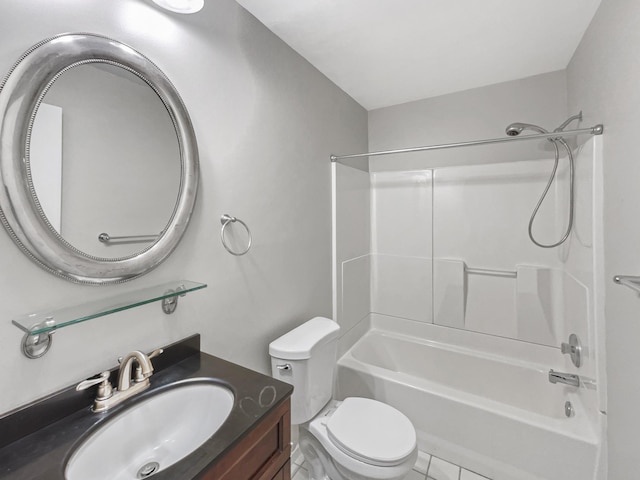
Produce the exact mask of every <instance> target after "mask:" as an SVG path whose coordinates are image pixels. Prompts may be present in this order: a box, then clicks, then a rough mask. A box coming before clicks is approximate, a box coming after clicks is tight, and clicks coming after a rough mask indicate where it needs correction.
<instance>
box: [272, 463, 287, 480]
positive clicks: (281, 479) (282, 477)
mask: <svg viewBox="0 0 640 480" xmlns="http://www.w3.org/2000/svg"><path fill="white" fill-rule="evenodd" d="M271 480H291V462H287V463H285V464H284V467H282V468H281V469H280V471H279V472H278V473H276V476H275V477H273V478H272V479H271Z"/></svg>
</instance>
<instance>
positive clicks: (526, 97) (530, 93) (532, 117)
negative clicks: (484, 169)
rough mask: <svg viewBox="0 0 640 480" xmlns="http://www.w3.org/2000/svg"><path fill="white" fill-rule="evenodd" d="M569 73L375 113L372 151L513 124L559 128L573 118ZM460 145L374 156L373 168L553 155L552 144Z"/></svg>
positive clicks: (491, 132)
mask: <svg viewBox="0 0 640 480" xmlns="http://www.w3.org/2000/svg"><path fill="white" fill-rule="evenodd" d="M567 116H568V114H567V94H566V74H565V72H564V71H559V72H552V73H547V74H543V75H536V76H533V77H528V78H523V79H520V80H514V81H511V82H505V83H499V84H496V85H489V86H487V87H481V88H474V89H472V90H466V91H464V92H458V93H452V94H449V95H442V96H440V97H434V98H427V99H424V100H419V101H416V102H410V103H405V104H402V105H396V106H392V107H387V108H380V109H377V110H372V111H371V112H369V147H370V148H371V151H376V150H391V149H395V148H406V147H414V146H421V145H435V144H441V143H453V142H464V141H468V140H476V139H485V138H501V137H504V136H505V133H504V131H505V128H506V127H507V125H509V124H510V123H512V122H527V123H534V124H537V125H540V126H542V127H545V128H550V127H552V126H553V127H555V126H557V125H559V124H560V123H561V122H563V121H564V120H565V119H566V118H567ZM470 148H471V150H469V148H455V149H452V150H440V151H430V152H420V153H412V154H403V155H390V156H385V157H377V158H375V157H374V158H372V159H371V170H372V171H380V170H420V169H423V168H430V167H440V166H450V165H460V164H463V165H467V164H474V163H487V162H488V161H489V160H490V161H491V162H492V163H498V162H505V161H506V162H511V161H513V159H514V158H518V159H520V160H535V159H539V158H546V157H547V156H549V149H548V143H547V142H540V143H538V144H535V145H532V144H531V143H530V142H529V144H528V146H524V147H523V145H522V144H520V143H519V142H515V143H514V144H510V145H505V144H499V145H489V146H481V147H470Z"/></svg>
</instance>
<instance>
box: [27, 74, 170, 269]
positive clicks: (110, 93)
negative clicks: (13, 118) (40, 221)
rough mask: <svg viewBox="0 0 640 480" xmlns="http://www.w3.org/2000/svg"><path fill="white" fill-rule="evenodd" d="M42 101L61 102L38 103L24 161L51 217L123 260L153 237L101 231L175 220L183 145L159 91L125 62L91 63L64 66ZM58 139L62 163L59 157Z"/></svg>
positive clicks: (140, 230) (151, 230) (76, 239)
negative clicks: (103, 239)
mask: <svg viewBox="0 0 640 480" xmlns="http://www.w3.org/2000/svg"><path fill="white" fill-rule="evenodd" d="M43 101H44V102H45V103H46V104H49V105H53V106H55V107H57V108H55V107H50V106H49V105H46V104H42V105H41V106H40V108H39V109H38V114H37V116H36V119H35V122H34V129H33V132H32V138H31V143H30V168H31V174H32V179H33V185H34V189H35V191H36V195H37V196H38V200H39V202H40V204H41V206H42V208H43V211H44V213H45V215H46V216H47V219H48V221H49V223H50V224H51V225H52V226H53V228H54V229H55V230H56V231H57V232H58V233H59V234H60V235H61V236H62V238H64V239H65V241H66V242H68V243H69V244H70V245H72V246H73V247H74V248H76V249H78V250H80V251H81V252H83V253H85V254H88V255H91V256H95V257H101V258H120V257H127V256H130V255H134V254H136V253H137V252H140V251H142V250H144V249H146V248H147V247H148V246H149V245H151V244H152V243H153V241H154V240H153V237H151V238H152V240H149V239H148V238H147V239H146V240H144V239H143V240H135V239H134V240H132V241H113V242H108V243H103V242H100V241H99V240H98V235H99V234H101V233H108V234H109V235H110V236H112V237H118V236H138V235H146V236H148V235H159V234H160V233H161V232H162V231H163V230H164V229H165V227H166V226H167V224H168V222H169V220H170V219H171V216H172V213H173V211H174V208H175V205H176V201H177V198H178V193H179V187H180V175H181V166H180V148H179V144H178V140H177V137H176V131H175V128H174V125H173V122H172V121H171V118H170V116H169V114H168V112H167V110H166V108H165V106H164V104H163V103H162V101H161V100H160V98H159V97H158V96H157V95H156V93H155V92H154V90H153V89H152V88H151V87H150V86H149V85H147V83H146V82H144V81H143V80H141V79H140V78H139V77H138V76H136V75H134V74H133V73H131V72H129V71H127V70H126V69H124V68H121V67H117V66H113V65H108V64H104V63H91V64H84V65H80V66H76V67H74V68H71V69H69V70H67V71H66V72H64V73H63V74H62V75H61V76H60V77H59V78H58V79H57V80H56V81H55V82H54V83H53V85H52V86H51V88H50V89H49V91H48V92H47V94H46V95H45V97H44V100H43ZM52 111H53V114H52ZM56 113H57V116H56ZM60 113H61V122H62V123H61V126H60V124H59V123H57V122H59V121H60ZM59 135H61V138H60V137H59ZM60 144H61V155H58V157H61V164H62V165H61V169H60V166H57V167H56V162H55V160H56V153H57V152H60V146H59V145H60ZM56 171H57V172H58V173H57V176H56ZM60 171H61V175H60ZM56 195H57V197H56ZM56 205H58V207H57V209H56ZM58 217H59V220H58Z"/></svg>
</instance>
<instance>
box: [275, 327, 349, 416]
mask: <svg viewBox="0 0 640 480" xmlns="http://www.w3.org/2000/svg"><path fill="white" fill-rule="evenodd" d="M339 332H340V327H339V326H338V324H337V323H336V322H334V321H333V320H330V319H328V318H324V317H315V318H312V319H311V320H309V321H308V322H306V323H303V324H302V325H300V326H299V327H296V328H294V329H293V330H291V331H290V332H288V333H285V334H284V335H283V336H281V337H280V338H277V339H276V340H274V341H273V342H271V343H270V344H269V355H271V372H272V376H273V377H274V378H276V379H278V380H281V381H283V382H287V383H290V384H291V385H293V387H294V390H293V396H292V397H291V423H292V424H294V425H299V424H301V423H304V422H307V421H309V420H311V419H312V418H313V417H314V416H315V415H316V414H317V413H318V412H319V411H320V410H321V409H322V407H324V406H325V405H326V404H327V402H329V400H331V395H332V393H333V372H334V370H335V366H336V354H337V351H338V334H339Z"/></svg>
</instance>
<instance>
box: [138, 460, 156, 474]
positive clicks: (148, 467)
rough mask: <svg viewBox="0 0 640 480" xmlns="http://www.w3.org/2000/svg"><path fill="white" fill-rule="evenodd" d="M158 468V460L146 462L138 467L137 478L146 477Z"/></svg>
mask: <svg viewBox="0 0 640 480" xmlns="http://www.w3.org/2000/svg"><path fill="white" fill-rule="evenodd" d="M158 470H160V464H159V463H158V462H149V463H146V464H144V465H143V466H141V467H140V468H139V469H138V474H137V478H148V477H150V476H151V475H153V474H154V473H156V472H157V471H158Z"/></svg>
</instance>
